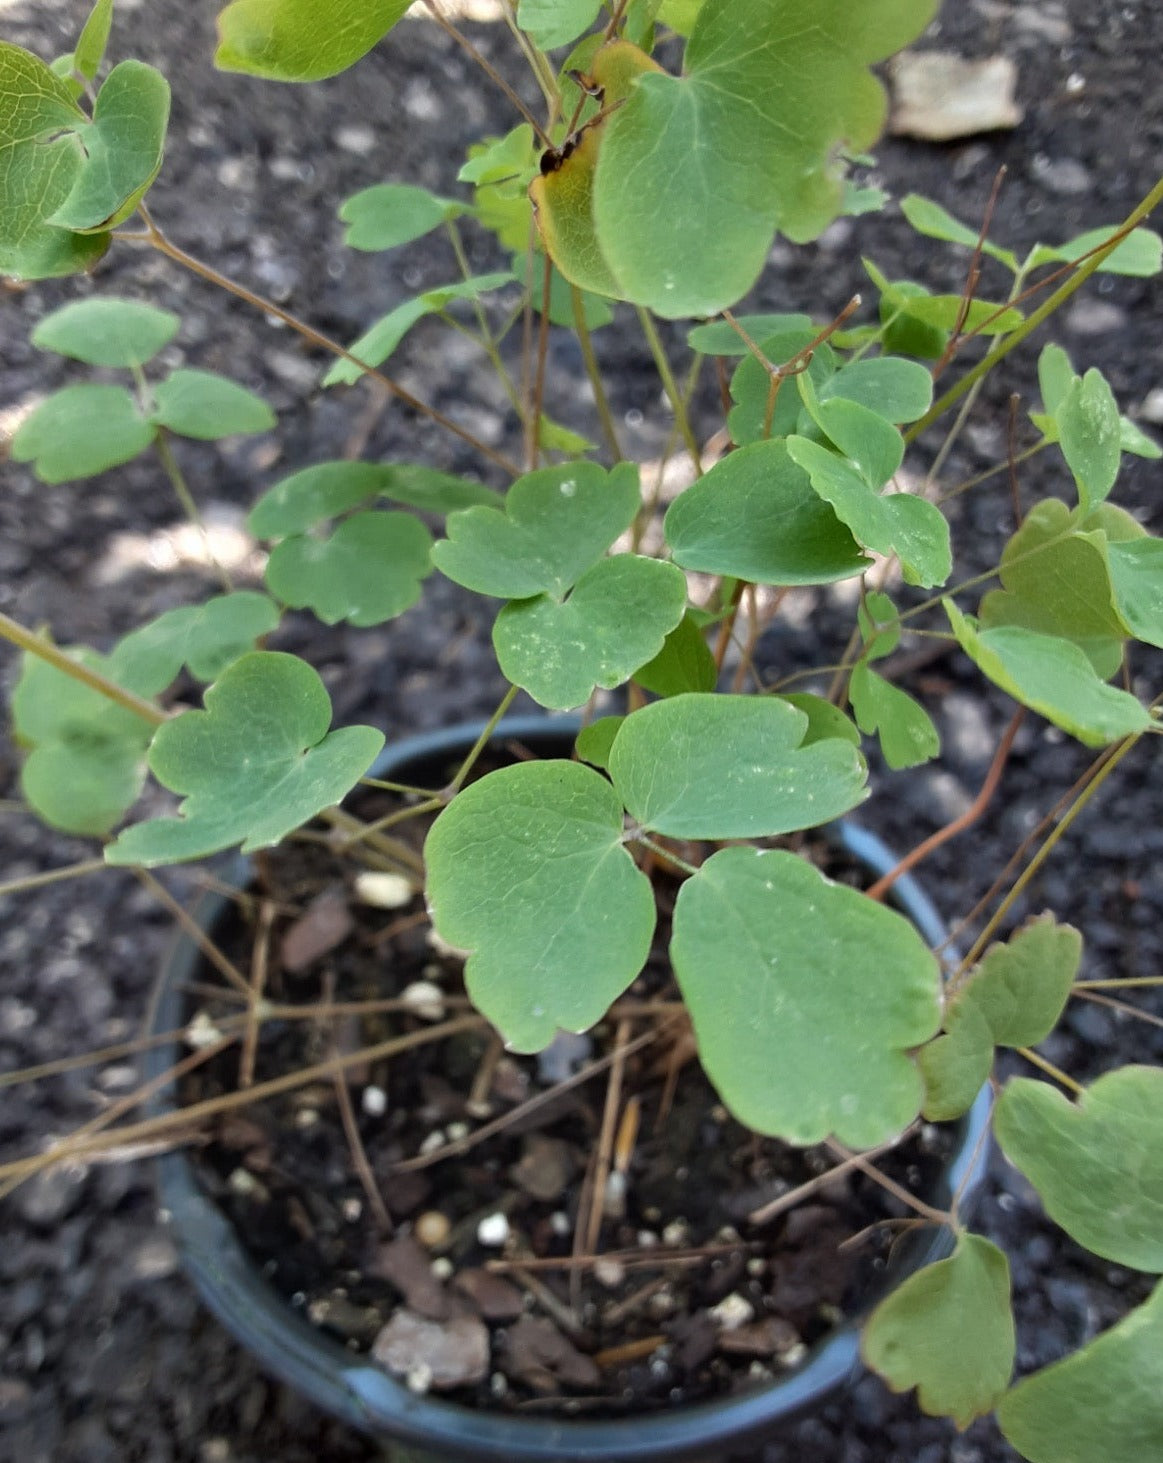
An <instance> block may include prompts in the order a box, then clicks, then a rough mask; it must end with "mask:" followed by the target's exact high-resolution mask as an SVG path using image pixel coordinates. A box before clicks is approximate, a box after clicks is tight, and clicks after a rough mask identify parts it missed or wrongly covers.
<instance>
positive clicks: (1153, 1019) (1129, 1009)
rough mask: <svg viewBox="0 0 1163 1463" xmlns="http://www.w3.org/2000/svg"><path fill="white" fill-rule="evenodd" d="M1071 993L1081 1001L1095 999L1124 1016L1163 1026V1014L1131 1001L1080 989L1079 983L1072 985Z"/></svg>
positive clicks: (1096, 1002) (1096, 1001)
mask: <svg viewBox="0 0 1163 1463" xmlns="http://www.w3.org/2000/svg"><path fill="white" fill-rule="evenodd" d="M1070 994H1071V995H1072V996H1077V997H1078V999H1079V1000H1080V1001H1093V1002H1094V1004H1095V1005H1097V1006H1106V1007H1108V1008H1109V1009H1110V1010H1112V1011H1118V1012H1119V1014H1120V1015H1122V1016H1133V1017H1134V1018H1135V1019H1136V1020H1138V1021H1146V1022H1148V1023H1149V1024H1150V1025H1151V1026H1163V1016H1156V1015H1155V1014H1154V1012H1152V1011H1144V1010H1142V1009H1141V1008H1140V1007H1139V1006H1132V1005H1131V1004H1130V1002H1129V1001H1116V1000H1115V999H1114V997H1113V996H1104V995H1103V994H1102V993H1101V992H1100V991H1094V990H1079V988H1078V985H1072V986H1071V987H1070Z"/></svg>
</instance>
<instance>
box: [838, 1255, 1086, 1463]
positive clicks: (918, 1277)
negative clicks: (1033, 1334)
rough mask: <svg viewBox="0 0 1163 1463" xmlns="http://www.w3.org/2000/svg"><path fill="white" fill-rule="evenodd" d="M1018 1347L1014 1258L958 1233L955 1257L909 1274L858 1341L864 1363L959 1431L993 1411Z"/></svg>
mask: <svg viewBox="0 0 1163 1463" xmlns="http://www.w3.org/2000/svg"><path fill="white" fill-rule="evenodd" d="M1015 1347H1016V1343H1015V1337H1014V1318H1013V1313H1012V1311H1011V1310H1010V1267H1009V1261H1008V1260H1007V1259H1006V1257H1005V1255H1004V1254H1003V1253H1002V1251H1001V1250H999V1249H998V1247H997V1246H996V1245H995V1244H993V1243H992V1242H991V1241H990V1240H987V1239H984V1238H983V1237H982V1236H981V1235H977V1234H962V1235H960V1236H959V1237H958V1240H957V1248H956V1249H955V1250H954V1251H953V1254H952V1255H951V1256H950V1257H949V1259H947V1260H938V1261H937V1263H936V1264H935V1265H926V1266H925V1267H924V1268H923V1269H921V1270H918V1271H916V1272H915V1273H914V1274H912V1275H910V1276H909V1277H908V1279H907V1280H905V1281H904V1282H903V1284H901V1285H899V1286H898V1287H897V1288H896V1289H895V1290H894V1291H893V1292H892V1293H891V1294H890V1295H889V1296H888V1297H887V1298H886V1299H885V1300H882V1301H881V1303H880V1304H879V1305H878V1306H877V1308H876V1310H874V1311H873V1313H872V1316H871V1318H870V1319H869V1321H868V1322H867V1324H866V1325H865V1327H864V1330H863V1332H862V1334H861V1338H860V1351H861V1355H862V1356H863V1358H864V1360H865V1362H866V1363H867V1365H868V1366H870V1367H871V1368H872V1369H873V1371H875V1372H879V1373H880V1375H881V1376H882V1377H883V1378H884V1379H885V1381H886V1382H887V1383H888V1384H889V1386H890V1387H891V1388H892V1389H893V1391H894V1392H907V1391H909V1390H910V1389H911V1388H913V1387H916V1388H917V1400H918V1402H919V1403H920V1406H921V1411H922V1412H925V1413H928V1414H929V1416H930V1417H951V1418H952V1419H953V1421H954V1422H955V1423H956V1424H957V1426H958V1427H959V1428H967V1427H968V1426H969V1424H970V1423H971V1422H972V1421H973V1419H974V1418H975V1417H983V1416H984V1415H985V1414H986V1413H987V1412H990V1411H991V1410H992V1409H993V1407H994V1405H995V1404H996V1402H997V1399H998V1398H999V1397H1000V1396H1001V1394H1002V1393H1003V1392H1004V1391H1005V1389H1006V1387H1007V1385H1008V1383H1009V1379H1010V1375H1011V1373H1012V1372H1013V1368H1014V1352H1015ZM1058 1463H1063V1460H1058Z"/></svg>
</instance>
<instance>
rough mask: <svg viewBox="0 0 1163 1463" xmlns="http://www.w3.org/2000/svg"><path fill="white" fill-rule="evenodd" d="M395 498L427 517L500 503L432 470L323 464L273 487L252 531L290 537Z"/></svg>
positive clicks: (479, 488) (253, 516)
mask: <svg viewBox="0 0 1163 1463" xmlns="http://www.w3.org/2000/svg"><path fill="white" fill-rule="evenodd" d="M375 497H381V498H389V499H391V500H392V501H393V502H396V503H407V504H409V505H410V506H411V507H413V508H420V509H422V510H423V511H424V512H427V513H452V512H455V511H456V510H457V509H460V508H471V507H474V506H475V505H477V504H488V503H495V502H497V501H498V496H497V494H496V493H494V492H493V490H492V489H491V488H486V487H484V486H483V485H482V484H481V483H474V482H471V481H469V479H468V478H458V477H453V476H452V475H451V474H450V473H446V472H438V471H437V470H436V469H435V468H432V467H422V466H417V465H413V464H411V463H393V462H347V461H341V462H320V463H317V464H316V465H315V466H314V467H304V468H301V469H300V470H299V471H298V472H293V473H291V475H290V476H289V477H285V478H281V479H280V480H279V481H278V482H277V483H275V484H274V486H273V487H270V488H268V489H267V490H266V492H265V493H264V494H263V495H262V497H261V498H260V499H259V500H258V502H257V503H256V504H255V505H254V507H253V508H252V509H251V510H250V516H249V517H248V518H247V521H246V526H247V529H248V530H249V532H250V533H252V534H254V536H255V538H286V537H287V536H288V535H289V534H292V533H305V532H306V531H307V529H309V528H314V527H315V525H316V524H319V523H325V522H326V521H327V519H329V518H335V517H338V515H339V514H341V513H346V512H347V511H348V509H350V508H358V507H359V506H360V504H361V503H366V502H367V501H368V500H369V499H370V498H375Z"/></svg>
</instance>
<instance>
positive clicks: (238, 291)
mask: <svg viewBox="0 0 1163 1463" xmlns="http://www.w3.org/2000/svg"><path fill="white" fill-rule="evenodd" d="M138 212H139V213H140V214H141V216H142V218H143V219H144V220H145V223H146V226H147V230H148V232H147V234H146V236H145V238H144V240H141V242H145V243H148V244H150V245H152V247H153V248H155V249H156V250H157V251H158V252H159V253H160V254H164V255H165V256H166V258H167V259H172V260H173V262H174V263H175V264H180V265H181V266H182V268H183V269H188V270H189V271H190V272H191V273H192V274H196V275H198V276H199V277H200V278H201V279H204V280H206V281H207V282H208V283H210V284H212V285H216V286H217V287H218V288H219V289H222V290H225V291H226V292H227V294H231V295H233V296H234V297H235V298H236V299H239V300H243V301H245V302H246V304H248V305H250V306H252V307H253V308H254V309H255V310H259V311H261V312H262V313H263V314H264V315H271V316H273V317H274V318H275V319H276V320H281V321H282V322H283V324H284V325H287V326H289V327H290V329H292V330H294V331H295V332H296V333H297V334H298V335H301V336H302V337H303V339H304V340H308V341H310V342H311V344H312V345H314V346H318V347H319V349H320V350H325V351H327V352H328V353H329V354H331V355H333V356H338V357H339V358H340V359H341V360H344V361H349V362H350V363H351V364H352V365H353V366H357V367H358V368H359V369H360V370H361V371H362V372H363V373H364V374H365V375H366V376H369V377H371V379H372V380H373V381H378V382H379V383H380V385H381V386H384V387H386V388H387V390H388V391H389V392H391V394H392V395H393V396H395V397H397V398H398V399H399V400H400V401H402V402H403V403H404V405H405V406H410V407H411V408H412V410H413V411H416V412H419V413H420V414H421V415H422V416H426V417H427V418H428V419H429V420H430V421H433V422H435V423H436V425H437V426H439V427H443V429H444V430H445V431H446V432H451V433H452V435H453V436H454V437H459V438H460V440H461V441H462V442H467V443H468V445H469V446H470V447H472V448H473V450H474V451H476V452H479V453H480V454H481V455H482V456H483V457H487V458H488V459H489V461H490V462H493V463H495V464H496V465H497V466H498V467H500V468H502V469H503V470H504V471H505V472H507V473H508V474H509V476H510V477H518V476H519V475H520V469H519V468H518V467H517V466H516V464H515V463H513V462H511V461H510V460H509V459H508V458H507V457H506V456H505V455H504V453H502V452H498V451H496V450H495V449H494V448H492V447H490V446H489V444H488V443H487V442H484V441H482V440H481V439H480V438H479V437H476V436H474V435H473V433H472V432H469V431H466V430H465V428H464V427H461V426H458V425H457V423H456V422H454V421H453V420H452V419H451V417H447V416H445V415H444V413H443V412H440V411H437V410H436V408H435V407H433V406H429V405H428V403H427V402H424V401H421V400H420V399H419V397H416V396H413V395H412V393H411V392H410V391H408V390H406V389H405V388H404V387H403V386H401V385H400V384H399V382H397V381H394V380H393V379H392V378H391V377H390V376H387V375H385V374H384V372H383V371H380V370H378V369H377V368H376V367H375V366H369V365H368V364H367V363H366V362H364V361H361V360H360V359H359V357H358V356H356V355H354V354H353V353H352V352H351V351H349V350H348V349H347V347H346V346H342V345H340V344H339V342H338V341H337V340H332V339H331V337H330V336H328V335H324V334H323V332H322V331H321V330H316V329H315V327H314V326H312V325H308V324H307V322H306V321H305V320H300V319H299V317H298V316H297V315H293V314H292V313H291V312H290V311H289V310H284V309H283V308H282V307H281V306H280V305H276V304H275V302H274V301H273V300H268V299H265V298H264V297H263V296H262V295H259V294H256V293H255V292H254V291H253V290H249V289H247V288H246V286H245V285H241V284H238V283H237V282H236V281H235V280H233V279H230V278H229V277H228V276H227V275H225V274H220V273H219V272H218V270H216V269H214V268H212V267H211V266H210V265H209V264H205V263H203V261H202V260H201V259H197V258H195V257H194V255H193V254H188V253H187V252H186V250H185V249H181V248H179V247H178V245H177V244H175V243H173V242H172V240H170V239H169V238H167V237H166V235H165V234H164V233H162V231H161V229H159V228H158V226H157V225H156V224H155V223H154V221H153V219H152V217H151V216H150V214H149V213H148V211H147V210H146V208H145V205H144V204H139V205H138ZM125 237H129V238H131V239H132V241H133V242H138V239H137V236H136V235H133V236H125Z"/></svg>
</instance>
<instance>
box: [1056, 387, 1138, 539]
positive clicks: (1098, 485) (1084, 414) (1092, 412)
mask: <svg viewBox="0 0 1163 1463" xmlns="http://www.w3.org/2000/svg"><path fill="white" fill-rule="evenodd" d="M1054 419H1055V421H1056V422H1057V424H1058V441H1059V444H1060V445H1061V447H1062V455H1063V456H1064V457H1065V458H1066V463H1067V466H1068V467H1069V468H1070V471H1071V472H1072V473H1073V474H1074V481H1075V482H1076V483H1077V485H1078V501H1079V503H1080V504H1081V506H1082V511H1083V512H1084V513H1089V512H1090V510H1091V509H1092V508H1094V507H1095V506H1096V505H1097V504H1099V503H1101V502H1102V501H1103V499H1104V498H1105V497H1106V496H1107V494H1108V493H1109V492H1110V490H1111V488H1112V487H1114V483H1115V478H1116V477H1118V473H1119V462H1120V460H1121V457H1122V445H1121V435H1120V425H1119V408H1118V403H1117V402H1116V401H1115V398H1114V393H1113V392H1112V391H1111V389H1110V387H1109V386H1108V385H1107V382H1106V378H1105V377H1104V376H1103V375H1102V373H1101V372H1100V371H1096V370H1095V369H1094V368H1093V367H1092V368H1091V369H1090V370H1089V371H1087V373H1086V375H1085V376H1083V377H1082V378H1081V380H1079V379H1077V378H1076V379H1075V380H1074V381H1073V382H1071V385H1070V388H1069V390H1068V391H1067V393H1066V396H1065V398H1064V400H1063V402H1062V404H1061V406H1060V407H1059V408H1058V410H1057V411H1056V412H1055V413H1054Z"/></svg>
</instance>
